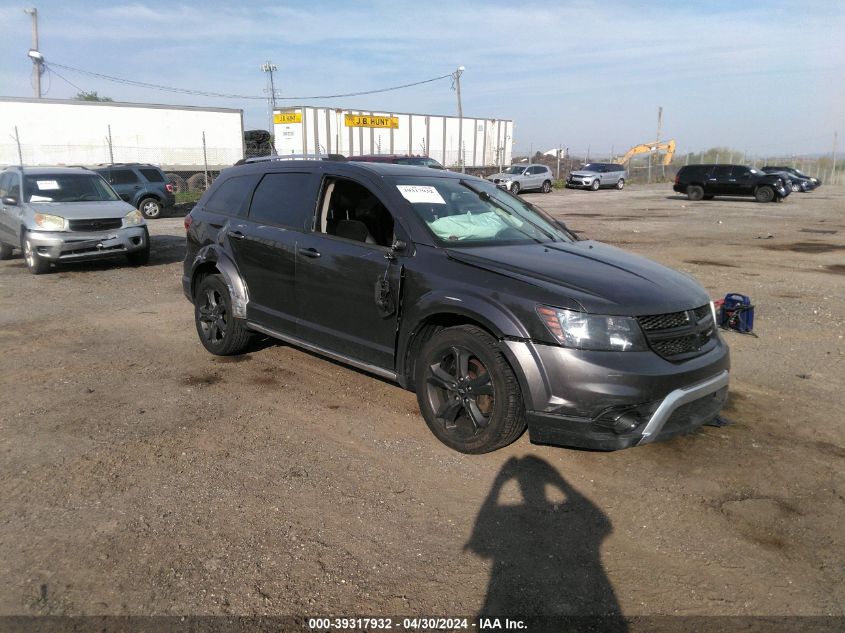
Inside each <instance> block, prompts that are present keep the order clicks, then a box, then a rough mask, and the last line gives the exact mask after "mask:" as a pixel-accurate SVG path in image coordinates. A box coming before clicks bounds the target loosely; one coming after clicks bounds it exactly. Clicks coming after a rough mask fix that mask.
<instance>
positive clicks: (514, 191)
mask: <svg viewBox="0 0 845 633" xmlns="http://www.w3.org/2000/svg"><path fill="white" fill-rule="evenodd" d="M519 190H520V186H519V183H518V182H515V183H512V184H511V193H512V194H513V195H517V194H518V193H519Z"/></svg>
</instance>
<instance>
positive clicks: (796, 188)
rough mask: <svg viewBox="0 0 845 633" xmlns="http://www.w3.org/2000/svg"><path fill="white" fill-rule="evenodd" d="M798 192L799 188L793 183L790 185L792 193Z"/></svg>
mask: <svg viewBox="0 0 845 633" xmlns="http://www.w3.org/2000/svg"><path fill="white" fill-rule="evenodd" d="M800 190H801V187H799V186H798V185H797V184H795V183H792V193H798V192H799V191H800Z"/></svg>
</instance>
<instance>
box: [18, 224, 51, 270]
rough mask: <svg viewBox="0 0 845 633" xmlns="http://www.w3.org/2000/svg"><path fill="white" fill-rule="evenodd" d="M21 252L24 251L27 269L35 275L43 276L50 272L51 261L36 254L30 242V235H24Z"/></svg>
mask: <svg viewBox="0 0 845 633" xmlns="http://www.w3.org/2000/svg"><path fill="white" fill-rule="evenodd" d="M21 250H22V251H23V260H24V261H25V262H26V267H27V268H28V269H29V272H31V273H32V274H33V275H43V274H44V273H46V272H49V271H50V262H49V260H46V259H44V258H43V257H41V256H40V255H39V254H38V253H36V252H35V249H34V248H33V247H32V244H31V243H30V241H29V233H24V234H23V237H22V238H21Z"/></svg>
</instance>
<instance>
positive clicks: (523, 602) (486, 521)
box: [464, 456, 627, 631]
mask: <svg viewBox="0 0 845 633" xmlns="http://www.w3.org/2000/svg"><path fill="white" fill-rule="evenodd" d="M511 480H513V481H514V482H515V483H516V486H515V487H513V488H510V492H511V493H516V492H517V489H518V492H519V493H520V495H521V497H522V502H521V503H509V502H508V501H505V502H502V500H500V497H501V496H502V492H503V489H504V488H505V487H506V484H508V482H509V481H511ZM508 497H509V498H510V499H515V498H516V495H515V494H509V495H508ZM611 531H612V529H611V523H610V520H609V519H608V518H607V516H606V515H605V514H604V513H603V512H602V511H601V510H600V509H599V508H598V507H597V506H596V505H594V504H593V503H591V502H590V501H589V500H588V499H587V498H586V497H584V496H583V495H581V494H580V493H579V492H578V491H577V490H576V489H575V488H573V487H572V486H571V485H569V483H567V481H566V480H565V479H564V478H563V477H562V476H561V475H560V473H558V472H557V471H556V470H555V469H554V468H552V466H550V465H549V464H548V463H547V462H546V461H544V460H542V459H540V458H538V457H534V456H528V457H524V458H522V459H516V458H511V459H509V460H508V461H507V462H506V463H505V464H504V466H502V468H501V470H500V471H499V473H498V475H497V476H496V479H495V481H494V482H493V486H492V488H491V489H490V492H489V494H488V495H487V498H486V499H485V501H484V504H483V505H482V506H481V509H480V510H479V512H478V517H477V518H476V521H475V526H474V528H473V533H472V536H471V537H470V539H469V541H468V542H467V543H466V545H465V546H464V548H465V549H467V550H470V551H472V552H474V553H476V554H478V555H479V556H481V557H483V558H490V559H492V561H493V568H492V571H491V574H490V582H489V584H488V587H487V595H486V597H485V600H484V605H483V607H482V608H481V611H480V614H479V617H482V616H483V617H511V618H513V617H514V616H525V617H531V616H535V617H537V616H541V618H540V619H541V620H545V621H547V622H548V623H549V624H552V621H551V620H550V619H549V618H548V616H558V617H559V618H562V619H565V620H572V619H575V620H584V621H581V624H586V622H585V621H586V620H589V621H592V623H593V624H599V625H600V626H601V629H602V630H613V631H625V630H627V627H626V626H625V623H624V620H623V619H622V615H621V611H620V608H619V603H618V601H617V599H616V594H615V592H614V591H613V587H612V585H611V584H610V580H609V579H608V578H607V575H606V574H605V573H604V568H603V566H602V563H601V555H600V547H601V544H602V541H603V540H604V539H605V538H606V537H607V536H608V535H610V533H611ZM558 624H561V622H558ZM569 624H572V622H571V621H570V622H569ZM531 630H535V628H534V627H532V629H531Z"/></svg>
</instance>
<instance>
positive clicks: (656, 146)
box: [619, 139, 675, 165]
mask: <svg viewBox="0 0 845 633" xmlns="http://www.w3.org/2000/svg"><path fill="white" fill-rule="evenodd" d="M650 152H665V154H663V164H664V165H671V164H672V157H673V156H674V155H675V139H672V140H669V141H666V142H664V143H658V142H657V141H655V142H653V143H643V144H641V145H634V146H633V147H632V148H631V149H629V150H628V151H627V152H625V155H624V156H623V157H622V158H620V159H619V162H620V163H621V164H622V165H626V164H627V163H628V161H629V160H631V158H632V157H634V156H636V155H637V154H648V153H650Z"/></svg>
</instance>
